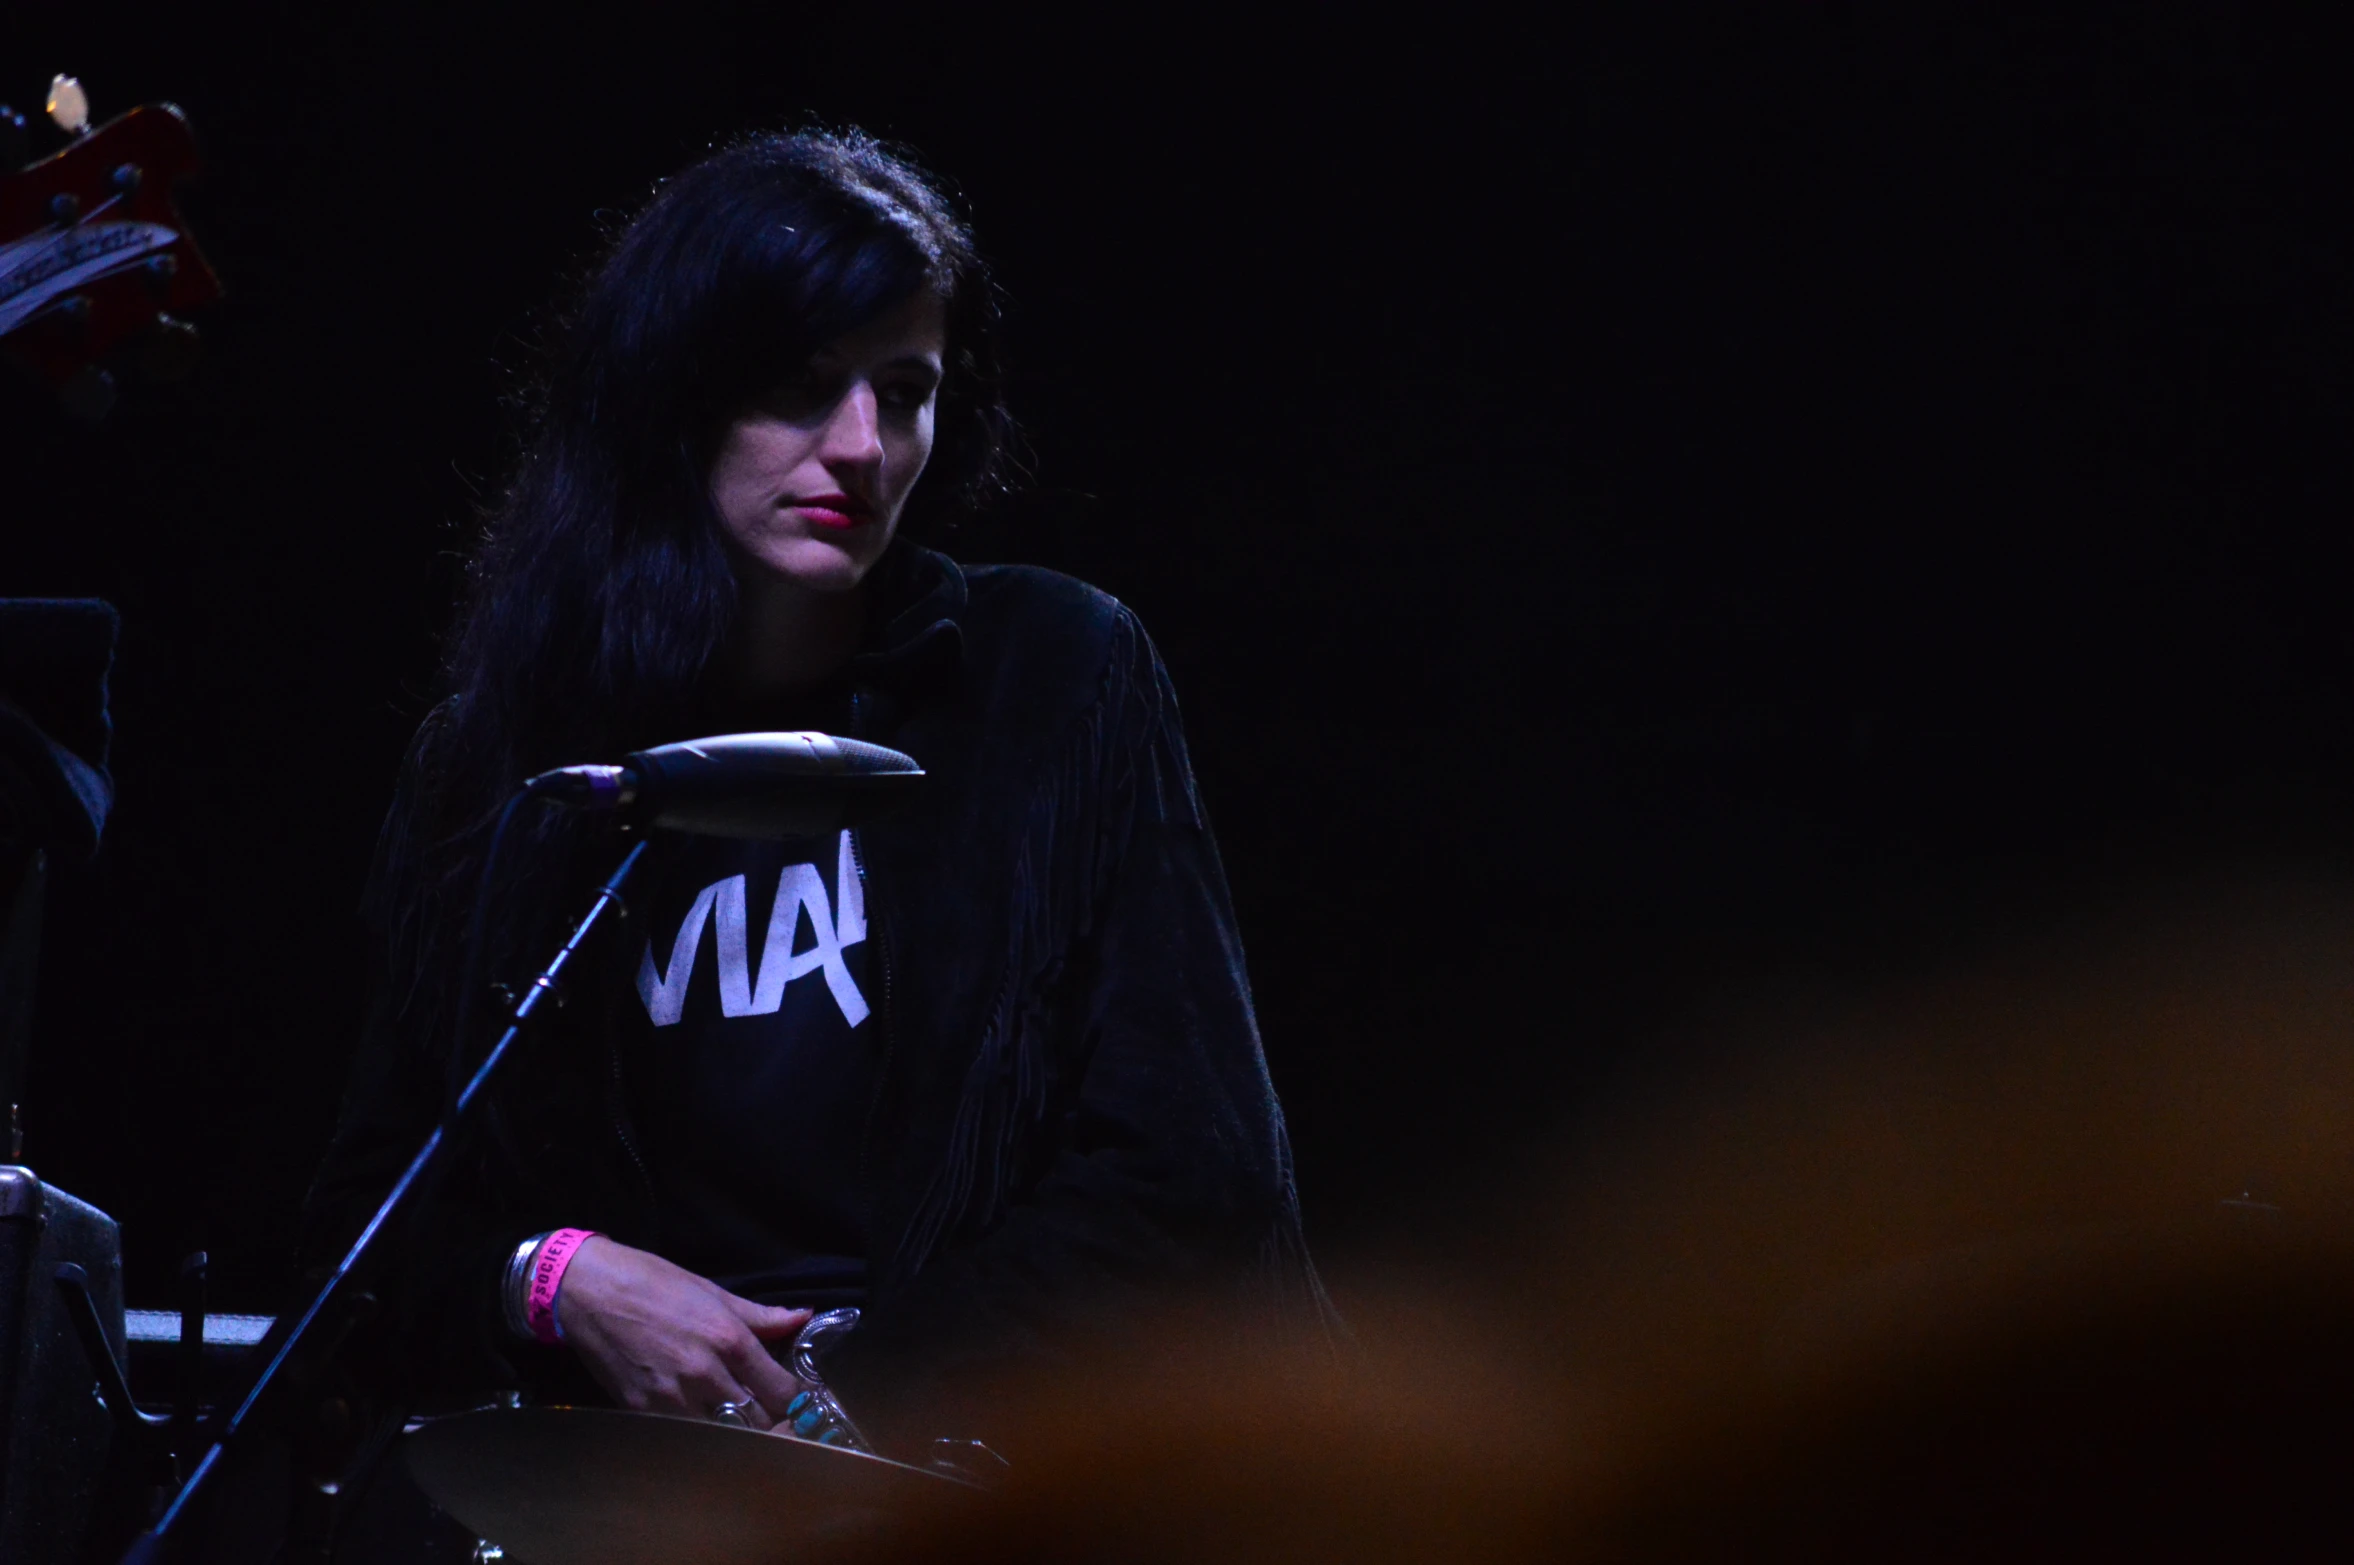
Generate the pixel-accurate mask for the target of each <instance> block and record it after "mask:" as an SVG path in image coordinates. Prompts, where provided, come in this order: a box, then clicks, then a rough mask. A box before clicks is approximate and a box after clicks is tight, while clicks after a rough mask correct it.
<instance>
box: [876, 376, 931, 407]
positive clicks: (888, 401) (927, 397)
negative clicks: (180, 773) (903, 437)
mask: <svg viewBox="0 0 2354 1565" xmlns="http://www.w3.org/2000/svg"><path fill="white" fill-rule="evenodd" d="M935 389H936V388H935V387H934V386H933V384H932V382H930V381H928V380H901V381H893V382H890V383H889V384H886V385H883V386H879V387H877V388H876V394H875V400H876V401H878V402H880V403H881V404H882V405H883V406H884V407H887V408H889V409H890V410H891V411H893V412H894V413H920V412H922V411H923V408H924V404H925V403H927V402H929V401H931V400H932V393H933V391H934V390H935Z"/></svg>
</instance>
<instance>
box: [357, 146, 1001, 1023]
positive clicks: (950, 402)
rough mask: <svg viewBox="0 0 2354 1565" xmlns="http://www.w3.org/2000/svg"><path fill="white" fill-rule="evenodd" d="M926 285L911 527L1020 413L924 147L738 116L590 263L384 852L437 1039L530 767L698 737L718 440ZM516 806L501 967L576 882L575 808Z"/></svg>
mask: <svg viewBox="0 0 2354 1565" xmlns="http://www.w3.org/2000/svg"><path fill="white" fill-rule="evenodd" d="M927 288H928V289H930V290H932V291H933V292H934V293H936V294H938V295H939V296H940V298H941V299H942V300H943V302H944V303H945V305H946V315H947V344H946V346H947V354H946V362H945V365H944V370H945V374H944V377H943V379H942V382H941V386H940V391H939V399H940V400H939V409H938V414H937V420H936V426H935V427H936V435H935V443H934V448H933V454H932V458H931V461H930V463H929V465H928V466H927V468H926V470H925V473H924V476H923V478H922V479H921V480H920V482H919V483H918V484H917V486H916V489H915V491H914V493H913V494H912V495H911V496H910V497H909V501H908V507H907V512H906V514H905V516H904V518H903V526H904V527H906V528H908V529H911V530H914V531H916V532H918V533H921V532H923V531H925V530H926V529H928V528H936V527H938V526H939V525H941V524H942V523H944V522H945V521H946V520H947V519H949V518H950V517H951V516H953V514H954V513H955V512H957V511H958V510H959V509H961V508H963V507H966V506H969V505H971V504H972V503H974V502H975V501H976V500H978V499H979V498H981V497H982V496H983V495H984V494H986V493H987V492H988V491H989V490H990V489H991V488H992V487H994V486H995V485H996V484H997V483H998V482H999V479H1000V473H1001V464H1002V461H1003V454H1004V451H1005V448H1006V441H1007V435H1008V431H1009V427H1010V425H1009V421H1008V418H1007V414H1006V409H1005V403H1004V397H1003V387H1002V375H1001V371H1000V366H999V360H998V347H997V329H996V328H997V321H998V301H997V295H996V290H995V287H994V284H993V283H992V282H991V280H990V278H989V275H988V273H987V270H986V268H985V267H984V266H983V264H982V262H981V260H980V257H979V255H978V254H977V253H976V251H975V250H974V248H973V243H972V236H971V233H970V231H969V229H968V227H967V226H966V223H965V221H964V220H963V218H962V217H961V216H960V215H959V213H958V212H957V210H956V208H955V206H954V205H953V204H952V203H951V201H950V200H949V198H948V197H947V195H946V194H945V193H944V192H943V190H942V188H941V187H940V185H939V184H938V183H937V182H936V181H935V180H933V179H932V178H931V177H929V176H928V175H926V174H925V173H924V172H923V170H922V169H921V168H919V167H918V166H917V165H916V164H915V163H914V162H913V161H912V160H911V159H910V158H909V157H907V156H906V155H905V154H903V153H901V152H898V151H896V150H893V149H890V148H887V147H885V146H883V145H882V144H881V143H879V142H877V141H876V140H874V139H873V138H872V137H870V136H867V135H865V134H863V133H861V132H857V131H846V132H833V131H800V132H796V133H790V134H787V133H769V134H759V135H752V136H747V137H744V138H742V139H740V140H737V141H734V142H732V143H730V144H728V145H726V146H723V147H722V148H720V149H719V150H718V151H716V152H714V153H713V154H711V155H710V156H708V157H706V158H705V159H703V160H702V161H701V162H699V163H696V164H695V165H693V166H692V167H690V168H688V169H687V170H685V171H684V172H683V173H680V174H678V175H676V176H675V177H673V178H671V179H670V180H668V181H666V182H665V183H664V184H663V185H662V186H661V187H660V188H659V189H658V190H657V191H656V193H655V194H654V196H653V198H652V199H651V200H650V201H649V202H648V203H647V204H646V205H645V207H644V208H643V209H642V210H641V211H640V212H639V213H638V214H637V215H636V216H635V217H634V218H633V219H631V220H630V221H629V222H628V223H627V224H626V225H625V226H623V227H622V228H621V229H620V230H619V231H618V233H617V234H616V235H615V236H614V238H613V239H612V242H611V243H610V245H609V247H608V248H607V249H606V251H605V253H604V255H603V256H602V258H601V259H600V260H599V261H598V262H597V263H596V264H595V265H594V267H593V268H592V269H591V270H590V271H589V272H588V274H587V276H586V279H585V282H584V284H583V285H582V286H581V287H580V288H579V290H578V293H577V297H576V300H575V302H574V304H573V305H572V307H571V308H570V309H569V310H568V311H566V312H564V314H563V316H562V318H560V320H559V321H558V322H557V324H556V327H555V330H554V333H553V342H554V348H553V352H552V353H551V354H550V355H549V358H548V361H547V367H546V370H545V373H544V375H543V376H542V377H541V379H540V380H539V382H538V384H537V387H536V389H535V390H534V391H533V392H532V393H531V394H529V395H528V396H527V397H526V398H525V399H524V403H523V412H524V428H523V431H522V434H523V439H522V442H521V446H520V455H519V457H518V460H517V463H516V467H515V472H514V476H513V480H512V482H511V484H510V485H509V487H508V488H507V490H506V492H505V494H504V496H503V498H502V499H501V500H500V501H499V502H498V504H497V505H496V507H495V509H493V510H492V512H491V513H490V515H489V516H488V518H487V525H486V526H485V528H484V530H483V534H482V537H481V541H480V545H479V547H478V549H477V550H476V551H475V554H474V557H473V559H472V562H471V569H470V571H469V574H468V590H467V593H466V597H465V600H464V604H463V607H462V609H461V612H460V614H459V617H458V621H457V624H456V626H455V628H454V634H453V635H452V637H451V639H450V642H449V656H448V663H447V686H448V698H447V699H446V700H445V701H444V702H443V703H442V704H441V705H440V706H439V707H438V708H436V710H435V712H434V714H433V716H432V717H431V718H430V719H429V720H428V723H427V726H426V730H425V732H424V733H422V734H421V735H420V738H419V742H418V744H417V746H416V747H415V749H414V750H413V752H412V755H411V761H410V766H409V770H408V774H407V776H406V778H405V779H404V782H403V789H402V793H403V797H402V800H401V801H400V802H399V803H398V804H396V807H395V816H394V819H393V821H392V822H390V823H389V824H388V826H387V830H386V837H385V844H384V849H383V851H382V852H381V853H380V855H379V862H378V872H377V885H376V890H375V892H374V893H373V894H372V897H371V903H372V907H371V911H372V913H373V914H374V916H375V918H376V920H377V921H378V922H379V923H380V924H381V925H382V926H383V927H384V930H385V933H386V934H387V935H388V936H389V937H390V942H391V953H390V955H391V958H392V975H391V976H392V977H393V979H394V980H395V982H396V984H397V985H398V986H399V989H400V991H401V992H400V994H399V995H398V996H397V999H398V1003H399V1005H400V1008H401V1009H402V1010H403V1011H404V1012H409V1013H411V1014H410V1016H409V1022H410V1025H411V1026H412V1027H413V1028H418V1029H419V1030H420V1031H421V1032H422V1034H423V1035H425V1036H426V1037H428V1038H431V1037H432V1036H434V1035H436V1034H439V1033H441V1032H443V1031H444V1030H445V1029H446V1027H447V1024H448V1021H449V1019H450V1018H451V1017H452V1016H453V1015H454V1011H453V1010H452V1009H451V1008H450V1007H449V1005H448V1004H447V999H448V996H447V994H446V990H447V989H448V988H450V987H452V986H454V984H455V981H456V980H455V973H456V971H457V966H458V956H459V952H458V949H457V948H458V946H459V945H460V939H459V935H460V932H461V929H462V926H463V925H464V923H465V921H466V920H465V909H466V908H467V906H468V905H469V904H470V903H471V902H472V900H473V897H474V894H475V890H476V882H477V880H478V879H479V878H480V875H481V870H482V863H481V860H482V856H483V850H484V848H485V846H486V839H487V837H488V835H489V829H490V825H491V823H492V821H493V820H494V819H495V818H496V816H497V814H498V812H499V810H500V808H501V806H502V804H503V803H504V802H505V801H506V800H507V799H508V798H509V797H510V796H511V795H512V794H513V792H514V790H515V788H516V787H517V785H518V784H519V783H520V782H521V781H522V780H523V779H524V778H525V777H528V776H530V775H532V774H533V773H535V772H538V771H541V770H544V769H546V768H548V767H551V766H558V765H564V764H568V763H572V762H577V761H584V760H601V759H611V758H614V757H616V756H618V755H620V754H621V753H623V752H625V751H627V750H629V749H632V748H636V747H639V746H642V745H645V744H649V743H655V742H659V741H661V740H664V739H668V738H676V737H682V736H681V735H679V734H677V733H673V732H670V731H668V729H669V727H670V726H671V725H675V724H676V723H678V722H679V721H681V720H682V715H683V714H684V713H685V712H687V711H689V710H691V708H692V705H693V703H694V701H695V700H696V698H697V695H698V687H699V686H700V685H701V684H702V682H703V680H704V678H705V676H706V674H707V672H708V671H709V670H710V669H711V668H712V667H713V666H714V663H715V661H716V660H717V659H718V657H719V655H720V653H721V651H722V649H723V648H724V647H725V645H726V643H727V640H728V637H729V635H730V633H731V630H732V628H733V625H734V622H735V613H736V603H737V586H736V580H735V576H734V572H733V569H732V567H731V565H730V563H729V560H728V557H727V554H726V553H725V551H724V549H723V547H722V544H721V528H720V522H719V518H718V516H717V514H716V512H715V511H714V509H713V506H712V502H711V498H710V492H709V488H708V474H709V469H710V465H711V460H712V457H713V455H714V454H715V452H716V449H717V445H718V441H719V438H720V436H721V435H722V434H723V433H724V432H725V430H726V428H727V426H728V425H729V423H730V422H731V421H732V420H733V419H734V418H735V417H736V416H738V415H739V414H740V413H741V412H743V411H744V410H745V409H746V408H747V407H748V406H750V405H751V404H752V403H753V402H754V401H755V400H756V399H757V398H759V397H760V396H761V395H763V394H764V393H766V392H769V391H771V390H773V389H774V388H775V387H776V386H777V385H778V384H780V383H781V382H783V381H785V380H786V379H787V378H788V377H790V376H791V375H792V374H793V373H794V372H795V371H797V370H798V369H799V367H800V366H801V365H802V364H803V363H804V362H805V361H806V360H807V359H808V358H809V356H810V355H811V354H812V353H814V352H815V351H816V350H817V349H819V348H820V347H822V346H823V345H825V344H826V343H828V342H830V341H831V340H833V339H834V338H836V337H838V336H840V335H841V334H843V333H844V332H847V331H851V330H854V329H856V328H857V327H859V326H861V325H864V324H865V323H867V322H869V321H871V320H873V319H875V318H876V317H878V316H880V315H883V314H884V313H886V312H888V311H889V310H891V309H893V308H895V307H896V306H897V305H899V304H900V303H902V302H904V301H905V300H906V299H908V298H910V297H911V296H913V295H914V294H915V292H916V291H917V290H918V289H927ZM516 825H517V828H518V830H517V836H518V837H519V838H521V839H523V840H521V841H518V842H516V843H514V844H512V845H511V846H510V849H509V851H508V852H507V853H505V854H503V855H502V858H503V859H504V861H505V862H508V863H511V864H515V865H516V866H517V870H516V872H515V874H514V875H513V876H512V877H509V876H507V875H504V874H502V875H501V877H500V879H501V880H502V882H506V881H509V880H510V879H511V880H512V884H502V885H500V886H494V887H492V888H491V890H492V893H493V895H494V896H495V897H497V898H500V899H502V901H504V902H505V903H507V904H509V905H508V906H505V907H502V909H501V912H500V916H499V917H498V918H497V919H495V920H494V921H493V928H494V929H496V930H499V931H503V932H504V933H505V934H506V937H507V938H506V939H504V940H502V941H500V942H498V944H499V945H501V946H505V947H509V948H510V949H506V950H500V949H493V950H492V951H490V952H489V953H488V956H489V964H488V966H487V967H486V969H485V970H486V971H487V972H490V973H493V974H496V973H498V972H499V971H500V968H501V965H502V963H503V962H506V961H511V960H513V959H514V957H515V955H516V952H515V950H514V949H512V948H513V947H515V946H517V945H519V943H520V942H521V941H522V940H525V939H530V938H533V937H535V936H536V935H538V934H539V933H540V932H542V930H543V929H544V928H545V927H546V925H547V923H548V918H547V914H548V912H549V907H548V906H547V904H548V903H549V902H550V898H551V897H552V895H553V894H554V893H555V892H556V891H557V890H559V889H561V888H563V887H565V886H566V885H568V884H569V883H570V882H572V881H573V880H575V879H577V875H576V874H567V873H565V871H566V869H568V868H571V867H572V866H571V864H570V862H569V861H571V860H575V859H577V858H578V857H579V854H578V853H577V852H576V851H573V850H575V849H577V847H578V835H579V834H578V832H577V831H573V830H572V829H571V828H569V827H568V826H567V825H566V824H565V823H564V822H562V821H561V820H559V819H558V818H556V817H555V816H554V814H553V812H548V813H546V814H539V813H536V812H533V811H527V812H526V814H525V815H524V816H522V817H519V818H518V820H517V823H516ZM568 833H569V836H568ZM470 998H473V997H470ZM420 1024H421V1025H420Z"/></svg>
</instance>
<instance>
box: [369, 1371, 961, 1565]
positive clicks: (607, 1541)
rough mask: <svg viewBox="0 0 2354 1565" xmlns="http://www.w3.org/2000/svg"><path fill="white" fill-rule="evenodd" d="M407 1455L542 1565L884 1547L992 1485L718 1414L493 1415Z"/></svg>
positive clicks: (476, 1518) (411, 1443) (430, 1480)
mask: <svg viewBox="0 0 2354 1565" xmlns="http://www.w3.org/2000/svg"><path fill="white" fill-rule="evenodd" d="M401 1448H402V1452H403V1454H404V1455H405V1456H406V1458H407V1460H408V1464H409V1471H410V1472H411V1473H412V1474H413V1475H414V1476H415V1477H416V1479H417V1482H418V1485H419V1486H420V1487H421V1488H423V1489H424V1491H425V1492H426V1493H427V1494H428V1495H430V1496H432V1497H433V1499H434V1501H435V1502H436V1503H438V1504H439V1505H440V1506H441V1507H442V1509H444V1510H446V1511H448V1512H449V1513H450V1514H451V1515H452V1516H455V1517H456V1518H457V1519H458V1520H459V1521H461V1522H463V1523H465V1524H466V1526H468V1527H470V1528H472V1529H473V1530H474V1531H475V1532H476V1533H477V1534H479V1535H480V1536H482V1537H483V1538H485V1539H488V1540H490V1541H491V1542H492V1543H495V1544H497V1545H498V1546H499V1547H500V1548H502V1549H504V1550H505V1551H506V1552H507V1554H508V1555H509V1556H510V1557H512V1558H516V1559H525V1560H530V1561H532V1562H533V1565H640V1562H643V1561H646V1560H661V1561H663V1562H664V1565H754V1562H759V1565H769V1562H772V1561H775V1560H780V1559H805V1558H808V1557H810V1556H811V1555H813V1554H814V1555H817V1556H819V1557H822V1556H823V1555H824V1553H825V1551H826V1547H827V1545H829V1544H831V1543H835V1542H840V1543H845V1544H847V1543H860V1544H868V1545H871V1544H872V1542H873V1541H874V1535H875V1534H876V1533H877V1532H878V1531H880V1530H881V1529H883V1528H886V1527H891V1526H905V1525H907V1524H908V1523H909V1522H911V1521H913V1520H916V1519H917V1518H919V1517H921V1516H923V1515H926V1514H928V1513H929V1512H931V1511H932V1510H934V1509H935V1508H937V1507H940V1506H944V1505H956V1504H966V1503H970V1502H971V1501H972V1500H973V1499H974V1498H975V1497H976V1496H977V1495H978V1494H980V1493H981V1492H982V1491H981V1489H980V1486H979V1485H977V1484H975V1483H973V1482H972V1481H971V1480H970V1479H968V1478H965V1477H963V1476H961V1475H959V1474H954V1473H950V1472H947V1471H943V1470H941V1469H940V1468H923V1467H914V1466H910V1465H908V1464H906V1463H904V1462H894V1461H891V1460H889V1459H887V1458H884V1457H879V1456H873V1455H870V1454H868V1453H865V1452H861V1451H851V1450H846V1449H843V1448H842V1447H839V1446H829V1445H821V1444H819V1443H817V1442H816V1441H813V1440H798V1439H795V1438H793V1437H792V1436H790V1435H781V1434H763V1433H761V1432H760V1431H758V1430H753V1429H745V1428H731V1427H729V1426H728V1425H725V1424H720V1423H714V1422H712V1421H710V1420H708V1419H696V1418H671V1417H666V1416H664V1415H661V1414H657V1413H627V1412H620V1411H616V1410H610V1409H605V1408H576V1407H543V1408H489V1409H485V1410H483V1411H480V1412H473V1413H461V1414H458V1415H457V1416H455V1417H452V1418H442V1419H434V1420H430V1421H427V1422H423V1423H420V1424H418V1425H416V1426H414V1427H413V1428H412V1429H411V1431H410V1432H409V1433H408V1434H406V1435H405V1436H403V1437H402V1440H401Z"/></svg>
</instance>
